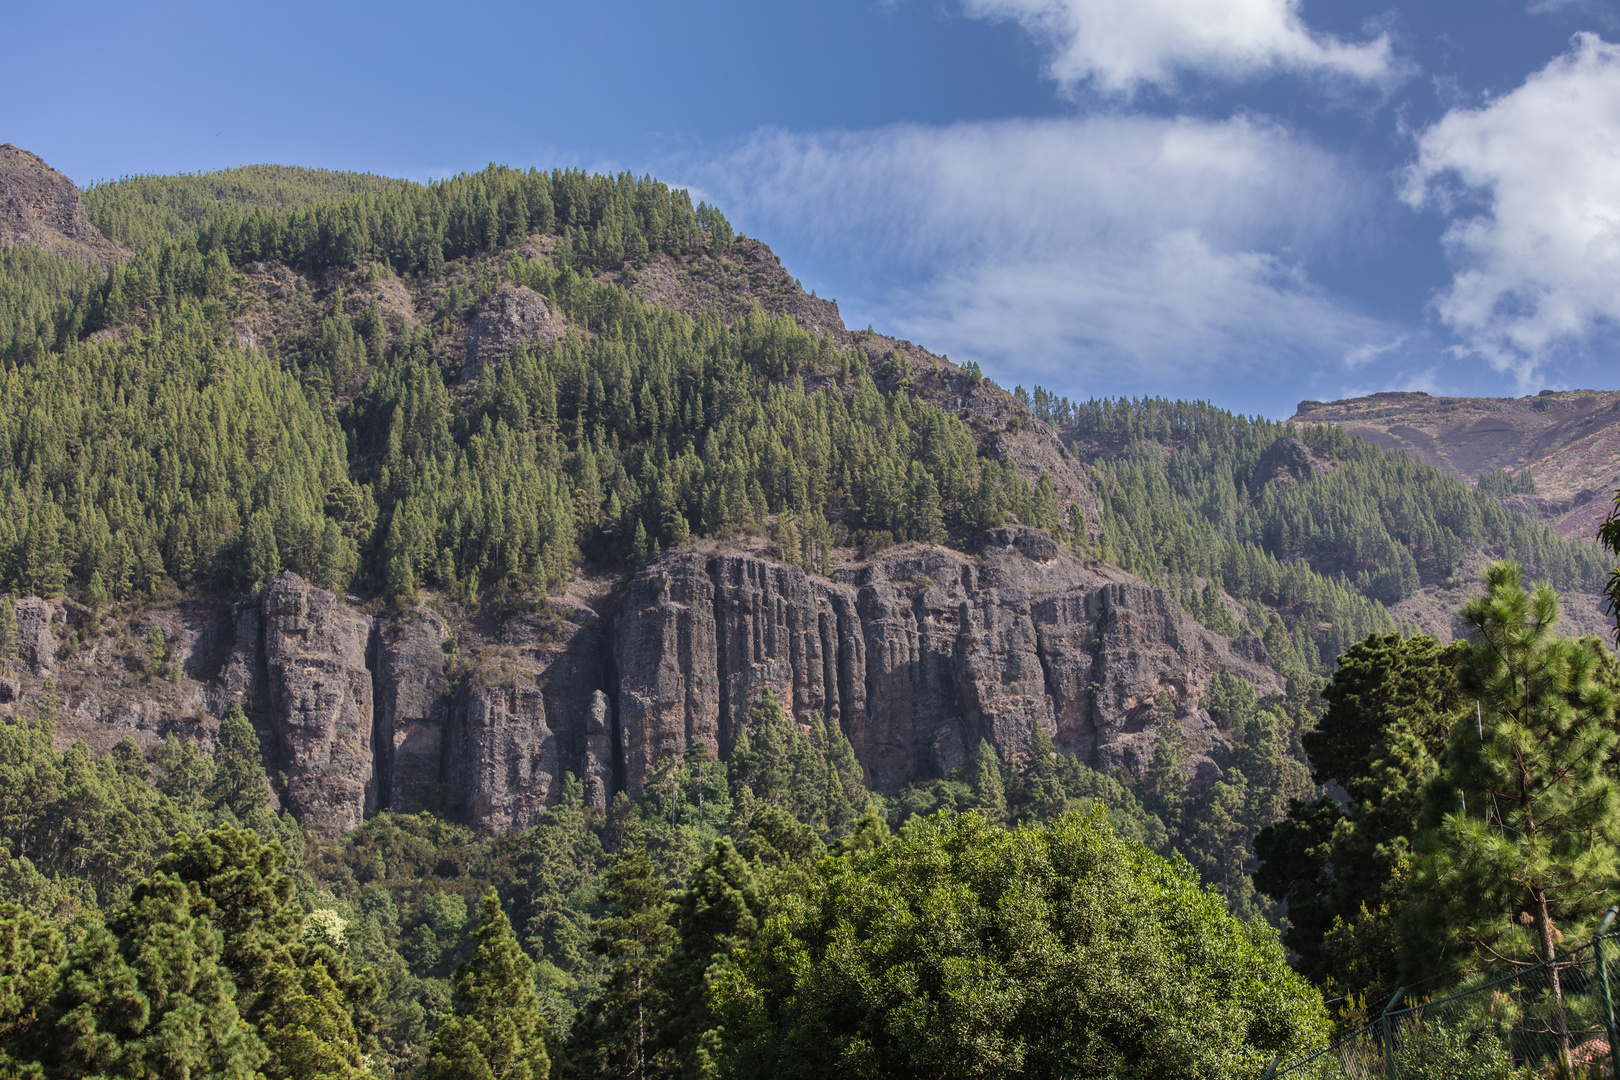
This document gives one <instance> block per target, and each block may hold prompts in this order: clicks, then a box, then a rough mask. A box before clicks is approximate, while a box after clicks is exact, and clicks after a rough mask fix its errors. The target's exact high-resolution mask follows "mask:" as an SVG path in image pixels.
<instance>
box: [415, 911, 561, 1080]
mask: <svg viewBox="0 0 1620 1080" xmlns="http://www.w3.org/2000/svg"><path fill="white" fill-rule="evenodd" d="M550 1073H551V1061H550V1058H549V1056H548V1055H547V1053H546V1042H545V1028H544V1025H543V1024H542V1022H541V1019H540V1002H539V999H538V998H537V997H536V996H535V992H534V962H533V961H532V960H530V959H529V958H528V956H527V955H525V954H524V952H523V950H522V949H521V948H520V947H519V946H518V943H517V938H516V937H514V936H513V934H512V924H511V923H510V922H508V921H507V918H506V913H505V912H504V911H502V910H501V902H500V900H499V898H497V897H496V895H495V890H494V889H491V890H490V891H489V892H488V893H486V894H485V895H484V899H483V900H482V901H481V903H480V905H479V919H478V932H477V946H476V948H475V950H474V952H473V955H472V958H471V959H469V960H467V961H465V962H464V963H462V965H461V966H460V967H459V968H457V969H456V1008H455V1013H454V1014H453V1015H452V1016H450V1017H448V1018H446V1020H445V1022H444V1024H443V1026H441V1027H440V1028H439V1030H438V1032H437V1033H436V1034H435V1035H434V1036H433V1047H432V1051H431V1054H430V1056H429V1058H428V1063H427V1067H426V1068H425V1069H423V1070H422V1080H481V1078H488V1080H544V1078H545V1077H547V1076H549V1075H550Z"/></svg>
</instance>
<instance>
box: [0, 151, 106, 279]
mask: <svg viewBox="0 0 1620 1080" xmlns="http://www.w3.org/2000/svg"><path fill="white" fill-rule="evenodd" d="M0 244H28V245H29V246H31V247H37V248H44V249H45V250H46V251H55V252H58V253H60V254H63V255H67V256H70V257H72V258H75V259H78V260H80V261H81V262H86V263H91V262H93V263H100V264H101V265H103V266H105V265H109V264H111V263H112V262H114V261H116V260H118V259H121V258H127V257H128V256H129V252H127V251H125V250H124V249H123V248H121V247H119V246H118V245H117V244H115V243H113V242H112V241H110V240H108V239H107V238H106V237H105V236H102V235H101V232H100V231H99V230H98V229H97V228H96V227H95V226H94V225H92V224H90V219H89V217H87V216H86V215H85V212H84V202H83V200H81V199H80V198H79V189H78V188H77V187H75V186H74V184H73V181H71V180H69V179H68V178H67V177H65V176H63V175H62V174H61V173H59V172H57V171H56V170H55V169H53V168H51V167H50V166H49V165H47V164H45V162H44V160H43V159H42V158H40V157H39V155H37V154H30V153H29V152H28V151H27V150H22V149H19V148H17V147H15V146H12V145H11V144H10V143H0Z"/></svg>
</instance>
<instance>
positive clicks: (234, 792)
mask: <svg viewBox="0 0 1620 1080" xmlns="http://www.w3.org/2000/svg"><path fill="white" fill-rule="evenodd" d="M210 795H211V796H212V798H213V801H214V805H215V806H222V807H226V808H228V809H229V810H230V811H231V813H233V814H235V815H236V818H237V820H238V821H246V820H247V818H248V816H249V815H250V814H251V813H252V812H253V811H254V810H255V809H258V808H259V807H263V806H267V805H269V802H270V792H269V791H268V789H267V788H266V786H265V778H264V759H263V757H262V755H261V753H260V749H259V733H258V732H257V731H255V730H254V728H253V721H251V720H249V719H248V718H247V714H246V713H244V712H243V711H242V706H240V705H233V706H231V711H230V712H228V713H226V714H225V718H224V719H223V720H221V721H220V722H219V743H218V745H217V747H216V748H215V750H214V783H213V788H212V790H211V791H210Z"/></svg>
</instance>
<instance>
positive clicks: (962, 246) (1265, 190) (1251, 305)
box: [682, 117, 1396, 393]
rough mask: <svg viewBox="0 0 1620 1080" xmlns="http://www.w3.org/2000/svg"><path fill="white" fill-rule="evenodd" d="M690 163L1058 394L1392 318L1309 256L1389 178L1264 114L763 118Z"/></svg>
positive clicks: (1368, 333) (1194, 378) (931, 328)
mask: <svg viewBox="0 0 1620 1080" xmlns="http://www.w3.org/2000/svg"><path fill="white" fill-rule="evenodd" d="M682 171H683V172H686V173H688V174H689V176H690V178H691V179H692V180H695V181H697V184H698V186H700V187H702V188H703V189H704V190H706V191H709V192H713V193H714V194H715V195H716V196H717V197H719V198H720V199H721V200H722V201H723V205H725V206H726V207H727V209H728V212H732V211H733V210H734V211H735V213H734V215H733V216H734V217H735V218H736V219H737V220H738V221H739V222H740V223H742V224H743V226H744V227H745V228H747V229H748V230H749V231H753V232H758V233H760V234H761V235H766V236H770V237H773V238H781V240H783V241H785V243H786V245H787V246H788V247H790V248H792V249H793V252H794V255H795V258H797V259H804V258H805V257H806V256H808V257H810V259H812V260H813V261H815V262H817V263H820V264H821V265H823V266H830V267H834V268H836V272H837V274H838V276H839V277H840V278H841V279H842V280H843V281H845V282H847V283H849V284H852V285H855V286H856V287H858V288H860V289H861V291H862V293H863V296H864V299H865V306H866V307H867V310H869V311H870V312H872V313H874V314H875V315H876V316H877V317H878V319H879V320H880V321H882V322H883V323H884V324H885V325H886V326H887V327H889V328H892V329H897V330H898V331H899V332H901V333H903V334H906V335H908V336H911V337H913V338H915V339H916V340H918V341H921V342H923V343H925V344H928V345H929V346H930V347H933V348H935V349H939V350H943V351H947V352H949V353H950V354H951V355H952V356H953V357H955V358H958V359H962V358H968V357H972V358H975V359H979V360H980V361H981V362H984V363H987V364H989V365H991V366H993V367H994V368H995V369H996V370H998V371H999V372H1001V373H1002V374H1003V377H1008V378H1014V379H1040V380H1043V381H1045V382H1046V383H1047V385H1052V386H1056V387H1059V388H1060V389H1063V390H1064V392H1075V391H1080V390H1082V389H1083V391H1084V392H1088V393H1089V392H1107V391H1109V390H1120V389H1131V390H1138V389H1139V388H1140V387H1141V386H1142V385H1143V381H1144V379H1152V380H1162V381H1164V382H1165V383H1166V386H1167V388H1168V383H1169V380H1176V390H1177V392H1192V391H1195V390H1198V389H1202V390H1203V391H1204V392H1208V391H1209V390H1210V389H1212V388H1218V387H1219V385H1220V383H1221V381H1222V380H1226V379H1231V378H1235V377H1240V376H1241V375H1243V374H1245V373H1247V374H1251V375H1259V374H1264V373H1267V372H1278V371H1281V370H1284V369H1293V368H1298V367H1301V366H1319V365H1325V364H1336V363H1337V362H1338V361H1339V359H1340V358H1342V357H1344V356H1345V355H1346V354H1348V353H1349V352H1350V351H1351V350H1353V349H1355V348H1356V347H1358V346H1361V345H1363V344H1364V343H1366V342H1368V341H1388V340H1389V339H1391V338H1392V337H1394V336H1395V333H1396V332H1395V331H1393V330H1391V329H1390V328H1389V327H1387V326H1383V325H1381V324H1379V323H1377V322H1376V321H1375V320H1373V319H1370V318H1367V317H1365V316H1363V315H1361V314H1358V313H1357V312H1356V311H1355V310H1354V309H1353V308H1352V307H1351V306H1350V305H1348V304H1346V303H1345V302H1343V301H1342V300H1341V299H1340V298H1338V297H1335V296H1333V295H1330V294H1328V293H1327V292H1325V291H1323V290H1322V289H1320V288H1318V287H1317V286H1315V285H1314V284H1313V283H1312V281H1311V280H1310V278H1309V275H1308V274H1307V273H1306V271H1305V269H1304V267H1305V265H1306V263H1307V261H1308V260H1309V259H1310V258H1315V257H1331V256H1332V255H1333V253H1334V252H1335V251H1336V250H1337V247H1338V245H1339V244H1340V242H1341V238H1342V237H1343V236H1345V235H1348V234H1352V233H1355V232H1356V231H1358V226H1360V225H1362V224H1364V219H1365V218H1366V217H1367V216H1368V215H1369V213H1370V211H1369V201H1370V199H1369V194H1368V192H1369V190H1370V189H1371V188H1372V187H1373V186H1374V185H1373V184H1372V183H1371V182H1370V181H1369V180H1367V179H1366V178H1364V177H1362V176H1360V175H1359V174H1358V173H1357V172H1356V171H1355V170H1354V169H1352V168H1350V167H1348V166H1346V165H1345V164H1344V163H1343V162H1342V161H1341V160H1339V159H1338V158H1336V157H1335V156H1334V155H1332V154H1329V153H1327V152H1325V151H1323V150H1322V149H1320V148H1319V147H1317V146H1315V145H1313V144H1311V143H1309V142H1307V141H1304V140H1301V139H1299V138H1297V137H1295V136H1294V135H1292V134H1291V133H1290V132H1288V131H1286V130H1285V129H1282V128H1280V127H1277V126H1274V125H1271V124H1268V123H1265V122H1262V121H1259V120H1254V119H1243V118H1239V119H1234V120H1229V121H1225V122H1220V123H1209V122H1201V121H1191V120H1162V119H1152V118H1146V117H1108V118H1088V119H1060V120H1043V121H1024V120H1019V121H1001V122H992V123H975V124H961V125H954V126H949V127H921V126H897V127H889V128H883V129H879V130H875V131H867V132H861V133H855V134H851V133H823V134H790V133H785V132H780V131H767V132H762V133H760V134H758V135H757V136H756V137H754V138H753V139H751V140H749V141H748V142H746V143H745V144H743V145H740V146H738V147H736V148H734V150H733V151H732V152H731V153H729V154H726V155H723V156H722V157H721V158H719V159H714V160H709V161H707V162H701V163H698V162H688V163H687V164H686V167H685V168H684V169H683V170H682Z"/></svg>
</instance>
